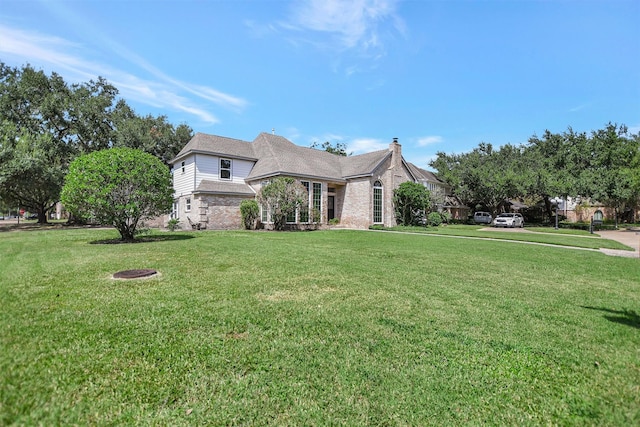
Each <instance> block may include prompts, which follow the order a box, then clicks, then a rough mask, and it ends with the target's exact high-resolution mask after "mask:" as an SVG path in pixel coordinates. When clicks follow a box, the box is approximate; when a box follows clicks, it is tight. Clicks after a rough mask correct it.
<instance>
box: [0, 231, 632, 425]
mask: <svg viewBox="0 0 640 427" xmlns="http://www.w3.org/2000/svg"><path fill="white" fill-rule="evenodd" d="M116 237H117V233H116V232H115V231H110V230H82V229H81V230H35V231H24V232H0V307H1V310H0V349H1V351H0V425H11V424H16V425H123V424H142V425H172V426H175V425H207V424H209V425H348V426H352V425H468V424H475V425H478V424H489V425H496V424H498V425H518V426H520V425H541V424H543V425H550V424H551V425H553V424H559V425H620V426H628V425H638V424H639V423H640V389H639V388H640V353H639V349H640V317H639V315H638V313H639V312H640V280H639V279H638V278H639V277H640V261H639V260H638V259H632V258H618V257H609V256H606V255H603V254H601V253H598V252H590V251H580V250H572V249H565V248H560V247H548V246H536V245H525V244H514V243H507V242H502V241H498V240H469V239H454V238H436V237H433V236H424V235H415V234H414V235H411V234H398V233H376V232H368V231H348V230H340V231H316V232H298V233H271V232H241V231H238V232H209V231H204V232H193V233H192V232H181V233H160V232H157V233H155V234H153V235H152V238H151V241H148V242H144V243H137V244H97V243H96V242H97V241H102V240H105V239H111V238H116ZM565 238H571V236H565ZM136 268H155V269H158V270H159V271H160V273H161V274H160V276H159V277H156V278H151V279H146V280H134V281H116V280H112V279H111V274H112V273H115V272H117V271H119V270H125V269H136Z"/></svg>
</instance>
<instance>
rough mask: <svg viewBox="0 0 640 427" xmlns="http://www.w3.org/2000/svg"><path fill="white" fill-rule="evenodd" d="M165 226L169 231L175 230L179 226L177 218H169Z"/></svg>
mask: <svg viewBox="0 0 640 427" xmlns="http://www.w3.org/2000/svg"><path fill="white" fill-rule="evenodd" d="M167 228H168V229H169V231H176V230H177V229H178V228H180V221H179V220H178V219H177V218H171V219H170V220H169V222H168V223H167Z"/></svg>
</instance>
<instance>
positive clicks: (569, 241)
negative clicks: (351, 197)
mask: <svg viewBox="0 0 640 427" xmlns="http://www.w3.org/2000/svg"><path fill="white" fill-rule="evenodd" d="M384 230H386V231H400V232H409V233H423V234H436V235H444V236H461V237H474V238H481V239H494V240H510V241H518V242H531V243H542V244H546V245H558V246H571V247H575V248H584V249H600V248H604V249H618V250H633V248H630V247H629V246H626V245H624V244H622V243H620V242H616V241H614V240H608V239H602V238H600V237H599V236H598V235H597V234H595V235H594V234H590V233H589V232H588V231H582V230H562V229H559V230H554V229H552V228H544V227H534V228H528V229H526V231H528V233H519V232H514V231H507V230H502V231H501V230H500V229H497V228H496V229H493V228H492V229H487V227H483V226H478V225H462V224H457V225H447V226H440V227H403V226H397V227H391V228H385V229H384Z"/></svg>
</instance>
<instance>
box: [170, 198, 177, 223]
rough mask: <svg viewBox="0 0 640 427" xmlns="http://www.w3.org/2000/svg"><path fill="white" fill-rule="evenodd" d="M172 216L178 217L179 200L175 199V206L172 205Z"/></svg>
mask: <svg viewBox="0 0 640 427" xmlns="http://www.w3.org/2000/svg"><path fill="white" fill-rule="evenodd" d="M171 218H172V219H174V218H178V201H177V200H174V201H173V206H171Z"/></svg>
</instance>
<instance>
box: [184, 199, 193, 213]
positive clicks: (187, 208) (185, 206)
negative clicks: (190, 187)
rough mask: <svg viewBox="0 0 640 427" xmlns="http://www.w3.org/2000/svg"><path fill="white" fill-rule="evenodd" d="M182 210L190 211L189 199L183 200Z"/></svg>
mask: <svg viewBox="0 0 640 427" xmlns="http://www.w3.org/2000/svg"><path fill="white" fill-rule="evenodd" d="M184 210H185V212H189V211H191V197H187V198H186V199H184Z"/></svg>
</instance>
